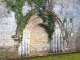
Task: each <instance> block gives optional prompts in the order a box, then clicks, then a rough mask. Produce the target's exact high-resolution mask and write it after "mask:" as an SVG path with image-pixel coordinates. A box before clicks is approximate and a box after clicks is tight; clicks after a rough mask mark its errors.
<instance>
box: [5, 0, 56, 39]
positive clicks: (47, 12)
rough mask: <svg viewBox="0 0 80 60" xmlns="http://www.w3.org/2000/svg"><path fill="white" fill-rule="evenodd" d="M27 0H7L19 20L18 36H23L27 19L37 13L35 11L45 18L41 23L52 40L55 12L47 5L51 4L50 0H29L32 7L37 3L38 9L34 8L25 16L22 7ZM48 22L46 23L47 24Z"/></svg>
mask: <svg viewBox="0 0 80 60" xmlns="http://www.w3.org/2000/svg"><path fill="white" fill-rule="evenodd" d="M25 1H26V0H16V1H15V2H14V1H13V0H6V2H7V6H10V8H11V10H12V11H14V12H15V17H16V20H17V21H16V22H17V31H16V35H17V36H16V37H18V38H22V37H21V36H22V32H23V30H24V28H25V26H26V24H27V23H28V22H27V20H28V19H29V18H30V17H31V16H32V15H33V14H35V11H36V12H37V13H38V15H39V16H40V17H41V18H42V19H43V24H40V26H42V27H43V28H44V29H45V31H46V32H47V33H48V37H49V40H51V39H52V38H51V36H52V34H53V32H54V27H55V24H54V20H53V16H54V15H55V14H54V13H52V12H51V9H47V5H50V4H49V0H27V2H28V4H29V5H30V6H31V7H32V5H33V3H34V4H35V7H36V9H34V10H33V9H32V10H31V11H30V12H29V13H28V14H27V15H26V16H25V17H24V16H23V14H22V7H23V5H24V3H25ZM47 3H48V4H47ZM45 23H46V24H45Z"/></svg>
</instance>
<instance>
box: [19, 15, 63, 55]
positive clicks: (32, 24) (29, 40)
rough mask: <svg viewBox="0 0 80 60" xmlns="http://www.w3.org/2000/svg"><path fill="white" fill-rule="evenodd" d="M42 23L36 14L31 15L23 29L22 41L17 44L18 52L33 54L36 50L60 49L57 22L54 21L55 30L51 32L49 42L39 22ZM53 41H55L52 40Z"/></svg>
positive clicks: (55, 50) (56, 50)
mask: <svg viewBox="0 0 80 60" xmlns="http://www.w3.org/2000/svg"><path fill="white" fill-rule="evenodd" d="M41 23H43V20H42V19H41V18H40V17H39V16H37V15H34V16H32V17H31V18H30V19H29V21H28V24H27V25H26V27H25V29H24V31H23V41H22V42H21V44H20V46H19V49H18V50H19V54H26V55H31V54H32V55H35V54H34V53H38V52H45V51H47V52H49V51H50V50H51V51H52V52H58V51H59V52H60V51H61V50H62V47H63V45H62V39H61V38H62V35H61V29H60V26H59V24H58V22H56V23H55V25H56V27H55V29H56V30H55V32H54V33H53V36H52V37H53V39H52V41H51V43H50V42H49V43H48V36H47V33H46V32H45V30H44V28H42V27H40V26H39V24H41ZM54 41H55V42H54Z"/></svg>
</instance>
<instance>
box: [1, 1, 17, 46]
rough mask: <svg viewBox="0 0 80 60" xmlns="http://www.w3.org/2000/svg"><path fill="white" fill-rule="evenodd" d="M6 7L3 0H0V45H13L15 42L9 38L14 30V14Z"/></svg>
mask: <svg viewBox="0 0 80 60" xmlns="http://www.w3.org/2000/svg"><path fill="white" fill-rule="evenodd" d="M8 10H9V8H8V7H6V4H5V1H4V0H0V46H13V45H15V44H16V43H15V42H14V40H13V39H12V38H11V37H12V36H13V35H14V34H15V31H16V26H17V25H16V21H15V14H14V12H13V11H10V14H8V13H7V11H8Z"/></svg>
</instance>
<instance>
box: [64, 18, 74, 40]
mask: <svg viewBox="0 0 80 60" xmlns="http://www.w3.org/2000/svg"><path fill="white" fill-rule="evenodd" d="M69 21H70V23H72V22H73V18H70V20H69ZM65 23H67V20H66V18H64V20H63V26H64V27H65ZM72 25H73V24H72ZM64 32H65V36H64V37H63V40H66V39H67V38H68V34H69V33H68V31H67V29H66V28H64Z"/></svg>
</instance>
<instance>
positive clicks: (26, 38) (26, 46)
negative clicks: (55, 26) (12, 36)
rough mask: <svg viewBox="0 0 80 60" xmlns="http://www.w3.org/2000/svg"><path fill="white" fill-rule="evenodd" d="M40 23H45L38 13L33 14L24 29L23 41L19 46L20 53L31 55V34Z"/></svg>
mask: <svg viewBox="0 0 80 60" xmlns="http://www.w3.org/2000/svg"><path fill="white" fill-rule="evenodd" d="M40 23H43V20H42V19H41V18H40V17H39V16H37V15H34V16H32V17H31V18H30V19H29V20H28V24H27V25H26V27H25V29H24V31H23V41H22V42H21V44H20V46H19V48H18V52H19V55H21V54H26V55H30V34H31V31H32V30H33V28H34V27H35V26H36V25H38V24H40Z"/></svg>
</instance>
